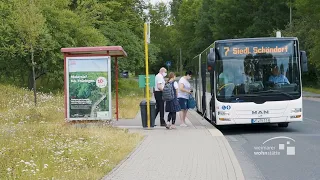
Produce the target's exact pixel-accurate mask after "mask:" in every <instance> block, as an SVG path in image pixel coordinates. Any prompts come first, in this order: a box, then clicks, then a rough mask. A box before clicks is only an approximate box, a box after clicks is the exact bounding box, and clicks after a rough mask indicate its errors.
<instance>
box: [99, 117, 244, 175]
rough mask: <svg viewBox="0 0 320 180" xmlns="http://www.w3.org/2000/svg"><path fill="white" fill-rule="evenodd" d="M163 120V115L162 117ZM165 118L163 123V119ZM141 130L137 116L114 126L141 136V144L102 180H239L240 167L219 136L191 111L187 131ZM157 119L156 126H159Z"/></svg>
mask: <svg viewBox="0 0 320 180" xmlns="http://www.w3.org/2000/svg"><path fill="white" fill-rule="evenodd" d="M165 115H166V116H167V114H165ZM166 116H165V119H166ZM179 118H180V117H179V116H178V117H177V122H176V125H177V129H172V130H167V129H166V128H165V127H160V126H156V127H155V128H154V129H152V130H143V129H142V124H141V120H140V113H138V114H137V117H136V118H135V119H134V120H119V121H118V122H115V124H114V125H115V126H118V127H123V128H128V129H129V131H131V132H141V133H143V134H145V135H146V136H145V138H144V140H143V142H142V143H141V144H140V145H139V146H138V147H137V148H136V149H135V150H134V152H133V153H132V154H131V155H130V156H129V157H128V158H127V159H126V160H124V161H123V162H122V163H120V164H119V165H118V166H117V167H116V168H115V169H114V170H113V171H111V172H110V173H109V174H108V175H107V176H105V177H104V178H103V179H104V180H180V179H181V180H188V179H189V180H198V179H199V180H200V179H201V180H205V179H208V180H209V179H210V180H238V179H239V180H243V179H244V176H243V173H242V170H241V168H240V165H239V163H238V161H237V159H236V157H235V155H234V153H233V151H232V149H231V147H230V145H229V143H228V141H227V140H226V138H225V137H224V136H223V134H222V133H221V132H220V131H219V130H217V129H216V128H215V127H214V126H212V125H211V124H210V123H208V122H207V121H206V120H204V119H202V117H201V116H199V115H198V114H197V113H196V112H195V111H189V112H188V115H187V125H188V127H180V126H179V125H180V120H179ZM159 122H160V121H159V116H158V117H157V119H156V124H158V125H159Z"/></svg>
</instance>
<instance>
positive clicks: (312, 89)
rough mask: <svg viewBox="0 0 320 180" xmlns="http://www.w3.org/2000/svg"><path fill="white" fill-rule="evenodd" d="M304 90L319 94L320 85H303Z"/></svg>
mask: <svg viewBox="0 0 320 180" xmlns="http://www.w3.org/2000/svg"><path fill="white" fill-rule="evenodd" d="M303 90H304V91H307V92H312V93H316V94H320V87H303Z"/></svg>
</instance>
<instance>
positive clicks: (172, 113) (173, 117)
mask: <svg viewBox="0 0 320 180" xmlns="http://www.w3.org/2000/svg"><path fill="white" fill-rule="evenodd" d="M176 117H177V113H176V112H169V114H168V122H170V121H171V119H172V124H175V123H176Z"/></svg>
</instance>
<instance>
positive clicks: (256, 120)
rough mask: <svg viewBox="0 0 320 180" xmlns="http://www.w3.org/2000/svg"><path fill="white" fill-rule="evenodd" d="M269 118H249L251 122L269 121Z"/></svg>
mask: <svg viewBox="0 0 320 180" xmlns="http://www.w3.org/2000/svg"><path fill="white" fill-rule="evenodd" d="M269 122H270V118H260V119H251V123H269Z"/></svg>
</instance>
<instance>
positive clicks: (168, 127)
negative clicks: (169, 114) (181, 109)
mask: <svg viewBox="0 0 320 180" xmlns="http://www.w3.org/2000/svg"><path fill="white" fill-rule="evenodd" d="M166 128H167V129H171V123H170V122H169V121H168V122H167V123H166Z"/></svg>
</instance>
